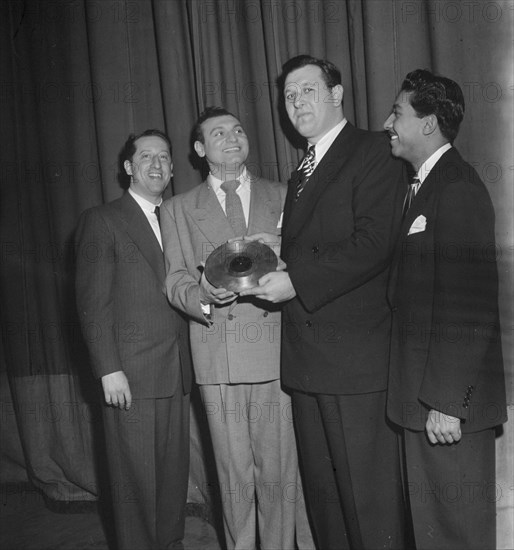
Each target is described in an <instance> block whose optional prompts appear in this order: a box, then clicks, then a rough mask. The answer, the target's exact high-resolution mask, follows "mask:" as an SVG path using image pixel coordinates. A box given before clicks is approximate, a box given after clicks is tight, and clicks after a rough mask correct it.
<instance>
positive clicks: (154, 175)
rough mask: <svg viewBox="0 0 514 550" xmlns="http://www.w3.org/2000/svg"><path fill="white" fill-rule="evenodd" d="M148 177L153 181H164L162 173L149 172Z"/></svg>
mask: <svg viewBox="0 0 514 550" xmlns="http://www.w3.org/2000/svg"><path fill="white" fill-rule="evenodd" d="M148 177H149V178H152V179H162V174H161V172H148Z"/></svg>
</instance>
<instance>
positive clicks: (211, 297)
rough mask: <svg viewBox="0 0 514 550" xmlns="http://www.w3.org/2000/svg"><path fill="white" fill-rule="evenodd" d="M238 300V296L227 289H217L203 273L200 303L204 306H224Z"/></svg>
mask: <svg viewBox="0 0 514 550" xmlns="http://www.w3.org/2000/svg"><path fill="white" fill-rule="evenodd" d="M236 298H237V294H235V293H234V292H232V291H230V290H226V289H225V288H216V287H215V286H212V285H211V283H209V281H208V280H207V279H206V278H205V274H204V273H202V278H201V279H200V302H201V303H202V304H204V305H207V304H216V305H218V306H224V305H226V304H230V302H233V301H234V300H235V299H236Z"/></svg>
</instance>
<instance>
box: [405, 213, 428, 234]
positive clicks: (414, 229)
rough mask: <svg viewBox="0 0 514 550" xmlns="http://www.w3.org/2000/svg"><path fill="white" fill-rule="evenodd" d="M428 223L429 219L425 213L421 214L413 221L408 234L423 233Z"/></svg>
mask: <svg viewBox="0 0 514 550" xmlns="http://www.w3.org/2000/svg"><path fill="white" fill-rule="evenodd" d="M426 225H427V219H426V218H425V216H423V214H421V215H420V216H418V217H417V218H416V219H415V220H414V221H413V222H412V225H411V226H410V229H409V232H408V233H407V235H413V234H414V233H421V232H422V231H425V227H426Z"/></svg>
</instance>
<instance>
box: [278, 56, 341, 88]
mask: <svg viewBox="0 0 514 550" xmlns="http://www.w3.org/2000/svg"><path fill="white" fill-rule="evenodd" d="M306 65H316V67H319V68H320V69H321V72H322V74H323V80H324V81H325V84H326V85H327V88H328V89H329V90H330V89H332V88H333V87H334V86H337V85H338V84H341V71H340V70H339V69H338V68H337V67H336V66H335V65H334V64H333V63H331V62H330V61H327V60H326V59H318V58H317V57H312V56H310V55H297V56H296V57H292V58H291V59H289V60H288V61H286V62H285V63H284V64H283V65H282V74H281V75H280V77H279V79H278V82H279V86H280V89H281V90H283V89H284V84H285V81H286V78H287V75H288V74H290V73H292V72H293V71H296V70H297V69H301V68H302V67H305V66H306Z"/></svg>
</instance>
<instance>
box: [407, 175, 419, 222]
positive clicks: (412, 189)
mask: <svg viewBox="0 0 514 550" xmlns="http://www.w3.org/2000/svg"><path fill="white" fill-rule="evenodd" d="M420 185H421V182H420V181H419V177H418V176H417V174H416V175H415V176H414V177H413V178H412V181H411V182H410V183H409V189H408V190H407V194H406V195H405V200H404V201H403V217H405V214H407V210H408V209H409V208H410V205H411V204H412V201H413V200H414V197H415V196H416V193H417V192H418V189H419V187H420Z"/></svg>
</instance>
